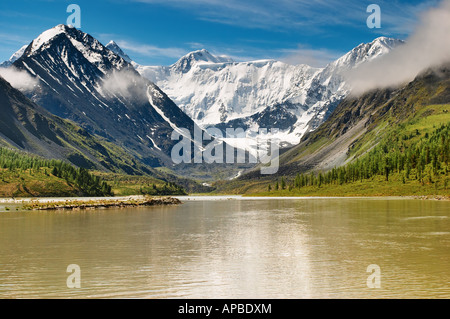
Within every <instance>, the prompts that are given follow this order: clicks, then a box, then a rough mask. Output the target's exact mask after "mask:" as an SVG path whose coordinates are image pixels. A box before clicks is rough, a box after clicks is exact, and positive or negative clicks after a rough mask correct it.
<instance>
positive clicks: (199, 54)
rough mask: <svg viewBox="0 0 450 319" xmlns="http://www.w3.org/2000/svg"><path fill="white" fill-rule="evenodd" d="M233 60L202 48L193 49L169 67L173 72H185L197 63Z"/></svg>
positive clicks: (229, 61)
mask: <svg viewBox="0 0 450 319" xmlns="http://www.w3.org/2000/svg"><path fill="white" fill-rule="evenodd" d="M231 62H234V61H233V60H232V59H231V58H228V57H225V56H215V55H213V54H211V53H210V52H209V51H207V50H205V49H202V50H198V51H193V52H190V53H188V54H186V55H185V56H183V57H182V58H181V59H179V60H178V61H177V62H176V63H175V64H173V65H172V66H171V69H172V70H173V71H175V72H181V73H187V72H189V70H190V69H191V68H192V67H193V66H194V65H195V64H198V63H231Z"/></svg>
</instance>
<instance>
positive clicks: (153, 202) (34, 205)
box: [23, 197, 181, 210]
mask: <svg viewBox="0 0 450 319" xmlns="http://www.w3.org/2000/svg"><path fill="white" fill-rule="evenodd" d="M179 204H181V201H180V200H179V199H177V198H173V197H145V198H142V199H135V198H129V199H126V200H118V199H117V200H95V201H93V200H88V201H83V200H75V201H69V200H67V201H61V202H58V201H55V202H39V201H30V202H28V203H26V204H24V206H23V208H24V209H26V210H88V209H106V208H127V207H146V206H161V205H179Z"/></svg>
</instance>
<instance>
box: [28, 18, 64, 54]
mask: <svg viewBox="0 0 450 319" xmlns="http://www.w3.org/2000/svg"><path fill="white" fill-rule="evenodd" d="M70 28H73V27H71V26H66V25H64V24H58V25H57V26H56V27H54V28H51V29H48V30H46V31H44V32H42V33H41V34H40V35H39V36H38V37H37V38H36V39H34V40H33V42H32V43H31V52H35V51H37V50H39V49H40V48H41V47H42V46H43V45H44V44H47V43H48V42H49V41H50V40H52V39H53V38H55V37H56V36H57V35H59V34H61V33H66V32H67V31H68V29H70Z"/></svg>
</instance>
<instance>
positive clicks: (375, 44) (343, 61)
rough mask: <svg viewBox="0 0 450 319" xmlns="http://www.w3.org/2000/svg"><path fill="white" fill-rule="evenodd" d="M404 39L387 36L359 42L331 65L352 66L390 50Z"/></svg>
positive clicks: (402, 42)
mask: <svg viewBox="0 0 450 319" xmlns="http://www.w3.org/2000/svg"><path fill="white" fill-rule="evenodd" d="M402 44H404V41H402V40H398V39H392V38H387V37H379V38H377V39H375V40H373V41H372V42H370V43H361V44H360V45H358V46H357V47H356V48H354V49H353V50H351V51H350V52H348V53H347V54H345V55H344V56H342V57H341V58H339V59H338V60H336V61H334V62H332V63H331V66H332V67H335V68H337V67H339V68H354V67H356V66H358V65H359V64H361V63H363V62H367V61H370V60H372V59H376V58H378V57H380V56H382V55H385V54H387V53H389V52H390V51H392V50H393V49H394V48H395V47H397V46H399V45H402Z"/></svg>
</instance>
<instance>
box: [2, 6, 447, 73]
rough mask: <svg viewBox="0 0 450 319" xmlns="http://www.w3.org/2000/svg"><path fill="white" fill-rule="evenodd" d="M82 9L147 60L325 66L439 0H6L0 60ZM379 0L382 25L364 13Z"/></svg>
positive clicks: (88, 27)
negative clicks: (190, 57)
mask: <svg viewBox="0 0 450 319" xmlns="http://www.w3.org/2000/svg"><path fill="white" fill-rule="evenodd" d="M72 3H73V4H78V5H79V6H80V7H81V30H83V31H84V32H87V33H89V34H91V35H93V36H94V37H96V38H97V39H99V40H100V41H101V42H102V43H104V44H106V43H107V42H109V40H115V41H116V42H117V43H118V44H119V45H120V46H121V47H122V49H124V51H125V52H126V53H128V55H129V56H130V57H131V58H132V59H133V60H135V61H136V62H138V63H141V64H145V65H170V64H172V63H174V62H176V60H178V58H180V57H181V56H182V55H184V54H186V53H188V52H190V51H194V50H198V49H203V48H205V49H207V50H209V51H210V52H212V53H214V54H219V55H221V54H223V55H228V56H231V57H233V58H234V59H235V60H238V61H248V60H256V59H278V60H284V61H288V62H290V63H293V64H296V63H308V64H312V65H315V66H321V65H324V64H325V63H327V62H330V61H332V60H334V59H335V58H338V57H339V56H341V55H342V54H344V53H345V52H347V51H349V50H351V49H352V48H353V47H355V46H357V45H358V44H360V43H362V42H371V41H372V40H373V39H374V38H376V37H378V36H390V37H396V38H401V39H406V38H407V37H408V35H409V34H411V33H412V32H413V31H414V27H415V25H416V23H417V20H418V17H419V16H420V14H421V12H423V11H425V10H426V9H428V8H430V7H432V6H436V5H437V4H438V3H439V0H428V1H418V0H412V1H411V0H409V1H405V0H394V1H379V0H368V1H367V0H349V1H345V0H342V1H340V0H89V1H85V0H78V1H77V0H69V1H65V0H14V1H9V0H3V1H1V2H0V61H3V60H6V59H8V58H9V57H10V56H11V54H12V53H14V52H15V51H16V50H17V49H19V48H20V47H21V46H22V45H24V44H28V43H29V42H31V41H32V40H33V39H34V38H35V37H37V36H38V35H39V34H40V33H42V32H43V31H45V30H47V29H49V28H52V27H54V26H55V25H57V24H61V23H64V24H65V23H66V20H67V17H68V16H69V13H67V12H66V8H67V6H68V5H69V4H72ZM372 3H375V4H378V5H379V6H380V7H381V11H382V15H381V22H382V28H381V29H369V28H368V27H367V25H366V19H367V17H368V16H369V13H367V12H366V9H367V6H368V5H369V4H372Z"/></svg>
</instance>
